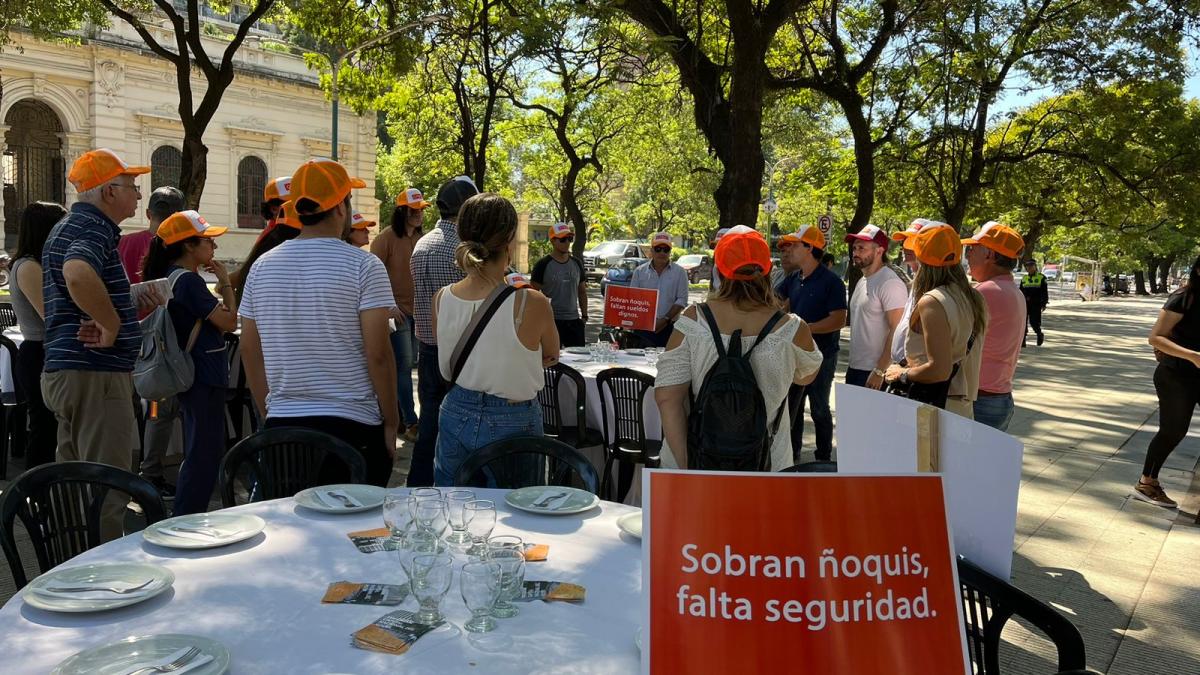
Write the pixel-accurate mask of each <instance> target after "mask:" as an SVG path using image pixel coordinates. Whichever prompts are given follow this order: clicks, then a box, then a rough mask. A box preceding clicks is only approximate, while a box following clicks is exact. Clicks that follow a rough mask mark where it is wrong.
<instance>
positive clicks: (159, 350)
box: [133, 269, 201, 401]
mask: <svg viewBox="0 0 1200 675" xmlns="http://www.w3.org/2000/svg"><path fill="white" fill-rule="evenodd" d="M186 272H187V270H182V269H179V270H175V271H174V272H171V275H170V276H169V277H167V280H168V281H169V282H170V284H171V289H172V291H174V289H175V282H176V281H179V277H181V276H183V275H184V274H185V273H186ZM141 323H142V349H141V351H140V352H139V353H138V357H137V361H135V362H134V364H133V388H134V389H135V390H136V391H137V393H138V396H141V397H142V398H144V399H146V400H147V401H161V400H163V399H168V398H171V397H173V396H176V395H178V394H181V393H183V392H185V391H187V390H188V389H191V388H192V380H193V379H194V378H195V375H196V367H195V365H194V364H193V363H192V355H191V351H192V347H193V346H195V344H196V336H198V335H199V334H200V323H201V322H200V320H199V319H197V321H196V325H195V327H193V328H192V334H191V335H190V336H189V337H188V343H187V348H180V346H179V340H178V339H176V337H175V326H174V324H172V323H171V315H170V314H169V313H167V307H166V305H163V306H161V307H156V308H155V309H154V311H153V312H151V313H150V316H148V317H146V318H145V319H142V322H141Z"/></svg>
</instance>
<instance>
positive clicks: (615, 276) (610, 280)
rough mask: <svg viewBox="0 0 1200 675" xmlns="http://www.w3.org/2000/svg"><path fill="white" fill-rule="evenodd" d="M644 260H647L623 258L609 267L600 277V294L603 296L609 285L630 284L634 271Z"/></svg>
mask: <svg viewBox="0 0 1200 675" xmlns="http://www.w3.org/2000/svg"><path fill="white" fill-rule="evenodd" d="M644 262H646V261H645V260H643V259H641V258H621V259H620V260H618V261H617V262H616V264H614V265H612V266H610V267H608V269H606V270H605V271H604V276H603V277H601V279H600V295H602V296H603V295H604V290H605V289H606V288H608V287H609V286H628V285H629V282H630V281H632V280H633V271H634V270H635V269H637V268H638V265H641V264H642V263H644Z"/></svg>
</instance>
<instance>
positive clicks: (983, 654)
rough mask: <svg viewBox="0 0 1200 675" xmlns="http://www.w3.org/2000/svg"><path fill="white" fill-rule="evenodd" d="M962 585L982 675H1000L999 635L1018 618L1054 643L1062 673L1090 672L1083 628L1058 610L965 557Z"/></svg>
mask: <svg viewBox="0 0 1200 675" xmlns="http://www.w3.org/2000/svg"><path fill="white" fill-rule="evenodd" d="M958 581H959V584H960V585H961V586H962V603H963V622H964V626H963V629H964V630H965V631H966V634H967V651H968V653H969V654H970V656H971V663H972V664H973V665H974V669H975V673H977V675H1001V670H1000V634H1001V633H1002V632H1004V624H1006V623H1008V620H1009V619H1010V618H1012V617H1013V616H1019V617H1021V618H1023V619H1025V620H1026V621H1028V622H1029V623H1031V624H1033V625H1034V626H1035V627H1036V628H1037V629H1038V630H1040V631H1041V632H1042V633H1044V634H1045V635H1046V637H1048V638H1050V640H1051V641H1052V642H1053V643H1054V646H1055V647H1056V648H1057V649H1058V670H1059V671H1082V672H1087V659H1086V658H1085V656H1084V647H1083V637H1082V636H1080V634H1079V629H1077V628H1075V626H1074V624H1072V623H1071V622H1070V621H1069V620H1067V618H1066V617H1064V616H1063V615H1062V614H1059V613H1058V612H1057V611H1056V610H1055V609H1054V608H1053V607H1051V606H1049V605H1047V604H1045V603H1044V602H1042V601H1040V600H1038V599H1037V598H1035V597H1033V596H1032V595H1029V594H1028V593H1026V592H1025V591H1022V590H1021V589H1019V588H1017V587H1016V586H1013V585H1012V584H1010V583H1008V582H1007V581H1004V580H1003V579H1000V578H998V577H995V576H993V575H991V574H989V573H987V572H985V571H984V570H983V569H981V568H980V567H979V566H977V565H975V564H974V563H972V562H971V561H969V560H967V559H966V558H963V557H959V559H958Z"/></svg>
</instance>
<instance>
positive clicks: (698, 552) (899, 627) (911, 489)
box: [642, 471, 970, 675]
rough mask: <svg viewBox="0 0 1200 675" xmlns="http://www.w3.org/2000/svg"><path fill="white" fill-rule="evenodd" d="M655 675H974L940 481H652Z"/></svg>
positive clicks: (647, 485)
mask: <svg viewBox="0 0 1200 675" xmlns="http://www.w3.org/2000/svg"><path fill="white" fill-rule="evenodd" d="M648 474H649V475H647V476H645V477H644V479H643V480H644V482H643V486H644V487H643V490H644V491H645V502H644V503H645V504H648V505H649V507H648V509H647V512H646V514H645V515H644V516H643V518H644V525H643V531H644V535H643V537H644V539H643V542H642V546H643V550H642V557H643V589H644V592H645V593H647V594H648V598H647V599H646V611H647V613H648V617H647V623H646V625H648V626H649V631H648V635H647V637H648V639H647V640H645V644H644V645H643V654H642V668H643V671H647V669H648V672H651V673H655V674H656V675H658V674H659V673H735V672H736V673H821V674H822V675H839V674H845V675H851V674H853V675H864V674H866V673H888V674H889V675H953V674H955V673H964V672H965V673H969V672H970V670H969V666H968V663H967V660H966V645H965V640H964V634H963V624H962V619H961V604H960V591H959V587H958V577H957V573H956V568H955V563H954V555H953V550H952V548H951V544H950V538H949V535H948V530H947V525H946V507H945V499H944V497H943V495H942V482H941V477H940V476H936V475H924V476H837V475H829V474H826V475H820V474H796V473H788V474H752V473H720V472H698V471H650V472H648Z"/></svg>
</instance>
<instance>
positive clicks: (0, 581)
mask: <svg viewBox="0 0 1200 675" xmlns="http://www.w3.org/2000/svg"><path fill="white" fill-rule="evenodd" d="M593 304H595V303H593ZM1161 304H1162V298H1161V297H1160V298H1120V299H1110V300H1104V301H1102V302H1095V303H1080V302H1078V301H1077V300H1076V301H1070V300H1062V301H1057V302H1054V304H1052V305H1051V306H1050V311H1049V313H1048V314H1047V315H1046V318H1045V329H1046V333H1047V342H1046V345H1045V346H1044V347H1041V348H1035V347H1030V348H1029V349H1027V350H1025V351H1024V353H1023V354H1022V358H1021V365H1020V368H1019V370H1018V375H1017V380H1018V381H1017V387H1016V392H1015V397H1016V402H1017V412H1016V415H1015V417H1014V420H1013V423H1012V426H1011V428H1010V429H1009V431H1010V432H1011V433H1013V434H1014V435H1016V436H1017V437H1019V438H1020V439H1021V440H1022V441H1024V443H1025V461H1024V469H1023V475H1022V479H1023V480H1022V485H1021V495H1020V501H1019V505H1018V515H1017V536H1016V540H1015V541H1014V548H1015V553H1014V565H1013V582H1014V583H1015V584H1016V585H1017V586H1019V587H1020V588H1022V589H1024V590H1026V591H1027V592H1029V593H1031V594H1032V595H1034V596H1035V597H1037V598H1039V599H1041V600H1043V601H1046V602H1049V603H1051V604H1053V605H1054V606H1055V607H1057V608H1058V609H1059V610H1060V611H1062V612H1063V613H1064V614H1065V615H1067V616H1068V617H1069V618H1070V619H1071V620H1072V621H1073V622H1074V623H1075V625H1076V626H1078V627H1079V629H1080V632H1081V633H1082V634H1083V638H1084V641H1085V643H1086V646H1087V655H1088V666H1089V667H1091V668H1093V669H1095V670H1096V671H1098V672H1101V673H1109V674H1110V675H1135V674H1136V675H1147V674H1153V675H1194V674H1197V673H1200V584H1198V583H1197V581H1196V576H1197V574H1198V573H1200V572H1198V570H1197V567H1198V565H1200V528H1198V527H1197V526H1196V525H1194V524H1193V520H1194V518H1195V515H1196V512H1197V509H1198V508H1200V480H1197V479H1196V473H1195V469H1196V465H1197V461H1198V459H1200V420H1198V421H1197V423H1195V424H1193V430H1194V431H1193V432H1192V435H1190V436H1189V437H1188V438H1187V439H1186V440H1185V441H1184V443H1183V444H1182V445H1181V446H1180V447H1179V449H1178V450H1176V452H1175V453H1174V454H1173V455H1172V456H1171V459H1170V461H1169V462H1168V463H1167V467H1166V468H1165V469H1164V470H1163V472H1162V481H1163V483H1164V486H1165V488H1166V490H1167V491H1168V493H1170V494H1171V495H1172V496H1173V497H1174V498H1175V499H1177V500H1179V501H1180V504H1181V508H1180V510H1179V512H1175V511H1168V510H1164V509H1160V508H1158V507H1154V506H1150V505H1148V504H1145V503H1143V502H1139V501H1137V500H1134V499H1132V498H1130V496H1129V495H1130V488H1131V487H1132V485H1133V483H1134V481H1135V480H1136V479H1137V476H1138V475H1139V473H1140V470H1141V464H1142V461H1143V460H1144V458H1145V452H1146V447H1147V445H1148V443H1149V441H1150V438H1151V437H1152V436H1153V435H1154V432H1155V430H1156V429H1157V402H1156V399H1155V396H1154V387H1153V383H1152V381H1151V375H1152V373H1153V370H1154V366H1155V361H1154V357H1153V355H1152V353H1151V351H1150V348H1149V346H1148V345H1147V344H1146V335H1147V334H1148V333H1149V330H1150V326H1151V325H1152V324H1153V322H1154V317H1155V316H1156V313H1157V311H1158V308H1159V307H1160V306H1161ZM593 312H594V314H593V316H598V313H595V310H594V309H593ZM844 336H845V334H844ZM844 352H845V350H843V354H844ZM843 360H844V358H843ZM839 370H844V363H843V364H842V368H840V369H839ZM839 379H840V373H839ZM807 431H808V435H809V442H808V443H807V445H806V447H812V441H811V435H812V425H811V424H809V425H808V428H807ZM410 452H411V444H408V443H404V444H402V445H401V447H400V451H399V456H400V458H401V459H400V461H398V462H397V467H396V470H395V472H394V475H393V480H392V484H393V485H402V484H403V479H404V475H405V474H406V473H407V467H408V456H409V453H410ZM810 454H811V453H810ZM809 458H811V457H809ZM19 466H20V463H19V461H18V462H17V466H10V468H9V475H10V476H15V475H16V474H17V473H18V471H19V468H18V467H19ZM3 485H4V481H0V486H3ZM216 507H219V504H217V503H214V508H216ZM11 584H12V579H11V577H10V576H9V574H8V570H7V567H6V566H5V567H3V568H0V603H2V602H5V601H7V600H8V598H9V597H10V596H11V594H12V592H13V589H12V587H11ZM1004 639H1005V642H1006V646H1005V648H1004V653H1003V658H1002V661H1003V663H1002V666H1004V667H1005V672H1006V673H1014V674H1019V675H1025V674H1028V675H1040V674H1044V673H1053V672H1055V670H1056V668H1055V664H1054V662H1053V649H1052V647H1051V646H1050V644H1049V643H1048V642H1047V641H1046V640H1044V639H1043V638H1041V637H1040V636H1037V635H1035V634H1032V633H1030V632H1028V631H1027V630H1025V629H1024V628H1023V627H1022V626H1020V625H1018V624H1010V627H1009V629H1008V630H1006V632H1005V634H1004Z"/></svg>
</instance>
